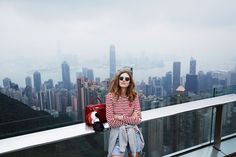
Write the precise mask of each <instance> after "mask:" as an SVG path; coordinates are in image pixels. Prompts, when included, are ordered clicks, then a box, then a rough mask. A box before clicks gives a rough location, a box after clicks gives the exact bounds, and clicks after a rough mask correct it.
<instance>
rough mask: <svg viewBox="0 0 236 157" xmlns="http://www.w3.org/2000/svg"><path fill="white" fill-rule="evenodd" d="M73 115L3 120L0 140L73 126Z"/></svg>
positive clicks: (0, 128) (0, 127)
mask: <svg viewBox="0 0 236 157" xmlns="http://www.w3.org/2000/svg"><path fill="white" fill-rule="evenodd" d="M73 114H74V113H71V114H70V116H69V115H68V114H59V115H57V116H53V115H43V116H41V115H40V116H35V117H34V116H32V117H29V118H27V119H25V118H22V119H19V120H16V119H14V120H13V121H12V120H11V119H4V122H1V123H0V139H2V138H7V137H12V136H17V135H22V134H27V133H32V132H37V131H42V130H48V129H52V128H57V127H63V126H68V125H72V124H75V123H77V121H76V120H74V118H73Z"/></svg>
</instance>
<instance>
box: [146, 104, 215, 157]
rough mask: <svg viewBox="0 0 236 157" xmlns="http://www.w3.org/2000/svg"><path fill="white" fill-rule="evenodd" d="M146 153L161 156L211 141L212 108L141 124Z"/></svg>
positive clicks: (154, 156)
mask: <svg viewBox="0 0 236 157" xmlns="http://www.w3.org/2000/svg"><path fill="white" fill-rule="evenodd" d="M141 127H142V131H143V134H144V139H145V142H146V146H145V148H144V152H145V155H146V156H148V157H159V156H163V155H167V154H171V153H174V152H177V151H181V150H184V149H187V148H190V147H193V146H196V145H201V144H205V143H208V144H209V143H210V141H211V140H210V139H211V138H212V137H211V136H212V135H211V132H212V108H207V109H201V110H197V111H191V112H186V113H182V114H178V115H174V116H169V117H166V118H160V119H155V120H151V121H148V122H144V123H142V125H141Z"/></svg>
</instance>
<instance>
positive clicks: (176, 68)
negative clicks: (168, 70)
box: [173, 62, 181, 92]
mask: <svg viewBox="0 0 236 157" xmlns="http://www.w3.org/2000/svg"><path fill="white" fill-rule="evenodd" d="M180 73H181V62H174V63H173V92H175V90H176V89H177V88H178V86H179V85H180Z"/></svg>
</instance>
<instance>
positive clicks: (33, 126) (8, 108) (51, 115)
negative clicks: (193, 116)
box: [0, 86, 236, 138]
mask: <svg viewBox="0 0 236 157" xmlns="http://www.w3.org/2000/svg"><path fill="white" fill-rule="evenodd" d="M235 92H236V86H230V87H217V88H214V89H209V90H204V91H198V92H195V93H194V92H191V93H190V92H184V93H176V94H173V95H171V96H164V97H155V96H149V97H145V96H143V97H142V96H140V104H141V109H142V111H144V110H151V109H154V108H160V107H164V106H169V105H176V104H181V103H185V102H190V101H196V100H200V99H205V98H209V97H214V96H220V95H225V94H230V93H235ZM103 95H105V93H104V94H103ZM0 99H1V101H0V104H5V108H3V105H0V109H1V110H0V113H1V114H0V127H1V129H0V138H6V137H11V136H16V135H21V134H26V133H30V132H36V131H41V130H47V129H51V128H56V127H63V126H66V125H71V124H75V123H79V122H82V121H83V117H84V111H82V113H81V112H80V113H79V112H78V111H77V112H75V111H73V108H72V106H67V107H66V108H64V110H65V111H64V112H58V111H56V110H46V111H45V110H39V109H38V108H33V107H32V106H29V105H25V104H23V103H22V102H19V101H18V100H15V99H7V98H6V96H4V95H3V94H2V93H1V97H0ZM13 105H15V106H14V107H13ZM81 114H82V116H81ZM79 115H80V116H79Z"/></svg>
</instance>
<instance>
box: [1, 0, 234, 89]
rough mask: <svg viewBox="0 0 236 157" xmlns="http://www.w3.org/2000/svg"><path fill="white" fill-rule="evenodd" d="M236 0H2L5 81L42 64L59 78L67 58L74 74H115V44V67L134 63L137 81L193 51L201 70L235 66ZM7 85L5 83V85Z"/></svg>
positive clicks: (20, 78) (184, 64) (185, 64)
mask: <svg viewBox="0 0 236 157" xmlns="http://www.w3.org/2000/svg"><path fill="white" fill-rule="evenodd" d="M235 6H236V2H235V1H232V0H231V1H227V3H225V1H221V0H220V1H217V2H216V1H213V0H207V1H202V0H201V1H187V0H180V1H159V0H158V1H154V0H149V1H141V0H140V1H134V0H128V1H123V0H122V1H108V0H103V1H96V0H95V1H74V0H72V1H65V0H60V1H29V0H22V1H16V0H15V1H14V0H13V1H6V0H1V1H0V22H1V25H0V32H1V36H0V56H1V60H0V69H1V71H0V80H2V79H3V78H5V77H9V78H11V79H12V80H13V82H16V83H19V84H20V85H21V86H23V85H24V82H25V77H26V76H31V77H32V74H33V72H34V71H35V70H39V71H40V72H41V74H42V79H43V80H46V79H48V78H52V79H54V80H55V82H56V81H59V80H61V69H60V67H61V63H62V62H63V61H64V60H66V61H67V62H68V63H69V65H70V67H71V76H72V79H71V80H72V82H75V72H80V71H81V68H82V67H88V68H92V69H94V74H95V77H101V78H102V79H104V78H107V77H109V66H108V65H109V47H110V45H111V44H113V45H114V46H115V48H116V59H117V67H118V68H119V67H122V66H126V65H131V66H133V67H134V73H135V71H136V76H135V78H136V80H137V81H141V80H147V77H148V76H162V75H164V74H165V72H167V71H171V70H172V63H173V62H174V61H181V68H182V69H181V70H182V71H181V75H184V74H186V73H187V72H188V70H189V61H190V58H191V57H194V58H195V59H196V60H197V71H199V70H203V71H208V70H227V71H228V70H233V69H234V67H235V65H236V64H235V60H236V53H235V51H236V47H235V45H236V43H235V41H236V27H235V26H236V21H235V19H236V9H235ZM0 85H2V81H1V83H0Z"/></svg>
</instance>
